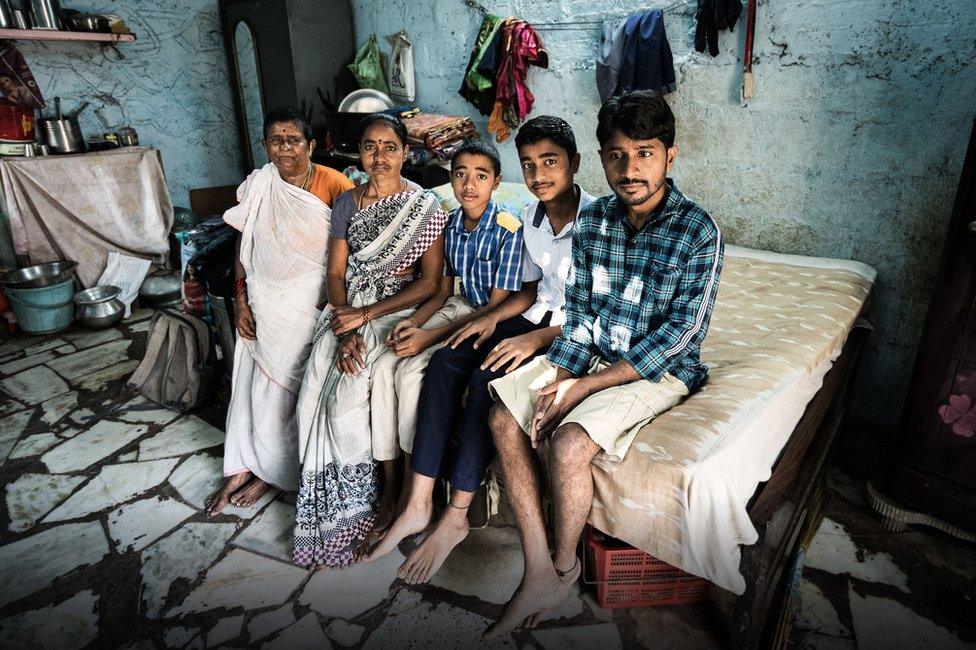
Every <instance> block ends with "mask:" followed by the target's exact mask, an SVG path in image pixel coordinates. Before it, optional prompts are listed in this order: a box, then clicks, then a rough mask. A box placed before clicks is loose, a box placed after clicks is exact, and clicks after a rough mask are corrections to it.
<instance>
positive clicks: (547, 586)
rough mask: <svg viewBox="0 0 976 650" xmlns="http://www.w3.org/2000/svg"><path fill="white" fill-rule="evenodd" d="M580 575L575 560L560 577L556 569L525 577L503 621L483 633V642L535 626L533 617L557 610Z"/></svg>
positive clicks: (509, 603) (507, 607)
mask: <svg viewBox="0 0 976 650" xmlns="http://www.w3.org/2000/svg"><path fill="white" fill-rule="evenodd" d="M579 575H580V563H579V561H578V560H577V562H576V564H575V565H573V568H572V569H570V570H569V571H567V572H566V573H565V574H564V575H563V577H560V576H559V574H558V573H556V569H555V567H553V568H551V569H549V570H548V571H546V572H543V573H541V574H540V575H532V576H526V577H525V579H524V580H523V581H522V584H521V586H520V587H519V588H518V591H516V592H515V595H514V596H512V599H511V600H510V601H508V605H506V606H505V612H504V613H503V614H502V617H501V618H500V619H498V621H497V622H495V623H494V624H492V625H491V626H490V627H489V628H488V629H487V630H485V633H484V634H483V635H482V638H483V639H485V640H488V639H494V638H497V637H499V636H501V635H503V634H507V633H509V632H511V631H512V630H514V629H515V628H516V627H519V626H520V625H525V624H526V623H528V624H529V625H534V624H537V623H538V622H539V619H541V618H542V617H541V616H539V617H538V618H537V617H536V616H535V615H536V614H541V613H542V612H545V611H547V610H550V609H553V608H555V607H558V606H559V604H560V603H562V602H563V601H564V600H566V598H568V597H569V593H570V587H572V586H573V584H574V583H575V582H576V581H577V580H578V579H579Z"/></svg>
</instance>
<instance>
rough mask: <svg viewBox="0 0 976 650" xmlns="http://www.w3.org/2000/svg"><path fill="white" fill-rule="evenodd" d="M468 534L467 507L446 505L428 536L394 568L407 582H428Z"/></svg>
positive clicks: (413, 583)
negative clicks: (446, 507) (398, 566)
mask: <svg viewBox="0 0 976 650" xmlns="http://www.w3.org/2000/svg"><path fill="white" fill-rule="evenodd" d="M467 536H468V511H467V509H464V510H461V509H457V508H452V507H449V508H448V509H447V510H446V511H445V512H444V514H443V515H442V516H441V519H440V521H438V522H437V526H436V527H435V528H434V531H433V532H432V533H431V534H430V536H429V537H428V538H427V539H425V540H424V541H423V543H422V544H421V545H420V546H418V547H417V548H415V549H414V550H413V552H412V553H411V554H410V556H409V557H408V558H407V559H406V561H405V562H404V563H403V564H401V565H400V568H399V569H398V570H397V576H399V577H400V578H401V579H402V580H403V581H404V582H406V583H407V584H411V585H415V584H420V583H422V582H427V581H429V580H430V579H431V577H432V576H433V575H434V574H435V573H437V570H438V569H440V568H441V565H442V564H444V560H446V559H447V556H448V555H450V554H451V551H453V550H454V547H455V546H457V545H458V544H460V543H461V542H462V541H464V538H465V537H467Z"/></svg>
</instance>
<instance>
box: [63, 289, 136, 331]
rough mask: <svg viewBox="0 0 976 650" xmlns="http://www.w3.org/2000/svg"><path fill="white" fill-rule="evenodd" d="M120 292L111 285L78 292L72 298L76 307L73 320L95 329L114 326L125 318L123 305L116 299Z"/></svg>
mask: <svg viewBox="0 0 976 650" xmlns="http://www.w3.org/2000/svg"><path fill="white" fill-rule="evenodd" d="M121 292H122V290H121V289H119V288H118V287H113V286H112V285H104V286H101V287H92V288H91V289H85V290H84V291H79V292H78V293H76V294H75V296H74V298H72V300H73V301H74V303H75V305H77V307H78V309H77V310H76V311H75V319H76V320H77V321H78V322H80V323H81V324H82V325H85V326H86V327H92V328H95V329H102V328H105V327H111V326H112V325H115V324H116V323H118V322H120V321H121V320H122V318H123V317H124V316H125V305H123V304H122V301H121V300H119V299H118V295H119V294H120V293H121Z"/></svg>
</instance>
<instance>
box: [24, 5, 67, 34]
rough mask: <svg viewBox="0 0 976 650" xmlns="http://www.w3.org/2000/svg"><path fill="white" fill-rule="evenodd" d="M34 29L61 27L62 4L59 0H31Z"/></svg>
mask: <svg viewBox="0 0 976 650" xmlns="http://www.w3.org/2000/svg"><path fill="white" fill-rule="evenodd" d="M30 12H31V18H33V22H34V29H52V30H53V29H61V5H60V3H59V2H58V0H31V1H30Z"/></svg>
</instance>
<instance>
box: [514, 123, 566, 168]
mask: <svg viewBox="0 0 976 650" xmlns="http://www.w3.org/2000/svg"><path fill="white" fill-rule="evenodd" d="M540 140H552V141H553V143H554V144H556V145H558V146H560V147H562V148H563V149H565V150H566V153H567V154H568V155H569V158H570V160H572V159H573V157H574V156H575V155H576V135H575V134H574V133H573V127H571V126H570V125H569V122H567V121H566V120H564V119H563V118H561V117H554V116H552V115H540V116H538V117H533V118H532V119H531V120H529V121H528V122H526V123H525V124H523V125H522V128H520V129H519V130H518V133H516V134H515V148H516V149H521V148H522V147H523V146H525V145H527V144H535V143H536V142H539V141H540Z"/></svg>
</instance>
